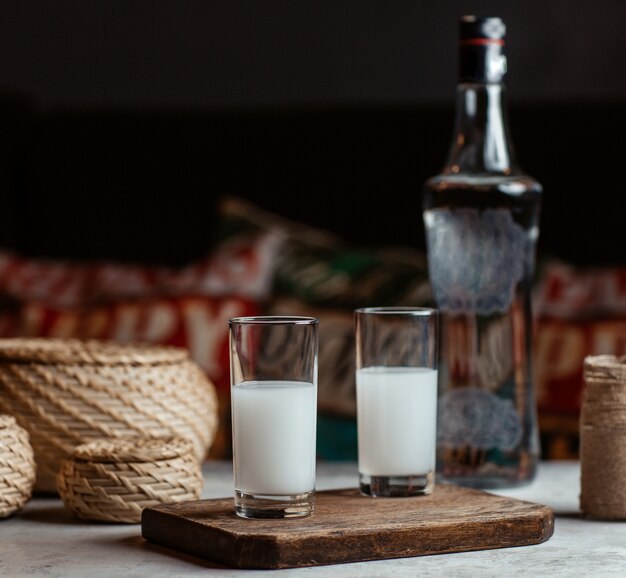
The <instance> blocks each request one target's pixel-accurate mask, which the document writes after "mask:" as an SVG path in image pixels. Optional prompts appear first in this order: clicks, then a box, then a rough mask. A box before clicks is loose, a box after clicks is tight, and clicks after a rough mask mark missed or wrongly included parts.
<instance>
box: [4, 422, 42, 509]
mask: <svg viewBox="0 0 626 578" xmlns="http://www.w3.org/2000/svg"><path fill="white" fill-rule="evenodd" d="M34 483H35V460H34V457H33V448H32V447H31V445H30V443H29V441H28V432H27V431H26V430H25V429H24V428H22V427H20V426H19V425H17V422H16V421H15V419H14V418H12V417H10V416H8V415H0V518H6V517H7V516H10V515H11V514H13V513H15V512H17V511H18V510H19V509H20V508H21V507H22V506H23V505H24V504H25V503H26V502H27V501H28V499H29V498H30V495H31V492H32V491H33V484H34Z"/></svg>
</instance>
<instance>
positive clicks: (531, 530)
mask: <svg viewBox="0 0 626 578" xmlns="http://www.w3.org/2000/svg"><path fill="white" fill-rule="evenodd" d="M141 529H142V534H143V537H144V538H145V539H146V540H148V541H149V542H153V543H155V544H160V545H162V546H168V547H170V548H173V549H175V550H179V551H182V552H185V553H187V554H192V555H195V556H198V557H200V558H204V559H206V560H211V561H214V562H218V563H220V564H224V565H227V566H234V567H237V568H292V567H297V566H317V565H321V564H335V563H339V562H357V561H363V560H380V559H384V558H404V557H409V556H422V555H425V554H443V553H446V552H465V551H468V550H486V549H490V548H507V547H509V546H525V545H529V544H538V543H540V542H544V541H545V540H547V539H548V538H550V536H552V533H553V531H554V513H553V511H552V509H551V508H549V507H547V506H542V505H540V504H533V503H530V502H523V501H520V500H515V499H513V498H504V497H501V496H495V495H493V494H488V493H486V492H482V491H480V490H472V489H468V488H461V487H458V486H454V485H449V484H439V485H437V486H436V488H435V491H434V492H433V493H432V494H431V495H430V496H419V497H412V498H371V497H366V496H362V495H360V493H359V491H358V490H357V489H349V490H332V491H326V492H318V494H317V506H316V510H315V512H314V513H313V514H312V515H311V516H309V517H307V518H288V519H282V520H246V519H243V518H240V517H239V516H237V515H236V514H235V512H234V509H233V500H232V498H225V499H219V500H200V501H196V502H185V503H181V504H171V505H163V506H157V507H154V508H146V509H145V510H144V511H143V516H142V521H141Z"/></svg>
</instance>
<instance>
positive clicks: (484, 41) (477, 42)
mask: <svg viewBox="0 0 626 578" xmlns="http://www.w3.org/2000/svg"><path fill="white" fill-rule="evenodd" d="M489 44H496V45H498V46H504V40H502V38H466V39H465V40H462V41H461V46H487V45H489Z"/></svg>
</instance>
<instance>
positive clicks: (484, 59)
mask: <svg viewBox="0 0 626 578" xmlns="http://www.w3.org/2000/svg"><path fill="white" fill-rule="evenodd" d="M505 37H506V26H505V24H504V22H503V21H502V19H501V18H496V17H490V18H479V17H477V16H463V17H462V18H461V21H460V25H459V81H460V82H478V83H491V82H502V79H503V78H504V75H505V73H506V56H505V54H504V46H505Z"/></svg>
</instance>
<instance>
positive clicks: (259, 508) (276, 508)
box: [235, 490, 315, 518]
mask: <svg viewBox="0 0 626 578" xmlns="http://www.w3.org/2000/svg"><path fill="white" fill-rule="evenodd" d="M314 509H315V490H312V491H310V492H304V493H302V494H291V495H273V494H253V493H250V492H241V491H239V490H235V512H236V513H237V515H238V516H241V517H242V518H300V517H302V516H308V515H310V514H312V513H313V510H314Z"/></svg>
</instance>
